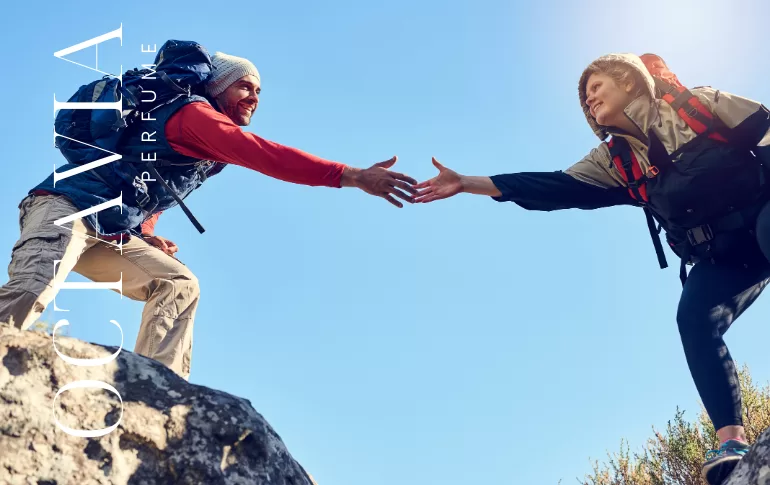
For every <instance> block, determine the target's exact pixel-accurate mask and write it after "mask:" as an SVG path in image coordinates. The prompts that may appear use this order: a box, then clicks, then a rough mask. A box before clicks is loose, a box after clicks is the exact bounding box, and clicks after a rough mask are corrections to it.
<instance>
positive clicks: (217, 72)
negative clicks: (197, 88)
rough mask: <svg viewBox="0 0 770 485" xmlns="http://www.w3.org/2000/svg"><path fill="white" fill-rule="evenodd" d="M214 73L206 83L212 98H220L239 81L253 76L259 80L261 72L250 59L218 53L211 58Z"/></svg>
mask: <svg viewBox="0 0 770 485" xmlns="http://www.w3.org/2000/svg"><path fill="white" fill-rule="evenodd" d="M211 63H212V64H213V65H214V71H213V73H212V75H211V77H210V78H209V80H208V81H207V82H206V89H207V90H208V92H209V94H210V95H211V96H218V95H219V94H220V93H222V92H223V91H224V90H225V89H227V88H228V87H230V85H231V84H233V83H234V82H235V81H237V80H238V79H240V78H242V77H243V76H246V75H248V74H251V75H252V76H256V77H257V79H259V71H257V68H256V67H255V66H254V64H252V63H251V61H249V60H248V59H244V58H243V57H236V56H230V55H227V54H224V53H222V52H217V53H215V54H214V55H213V56H211Z"/></svg>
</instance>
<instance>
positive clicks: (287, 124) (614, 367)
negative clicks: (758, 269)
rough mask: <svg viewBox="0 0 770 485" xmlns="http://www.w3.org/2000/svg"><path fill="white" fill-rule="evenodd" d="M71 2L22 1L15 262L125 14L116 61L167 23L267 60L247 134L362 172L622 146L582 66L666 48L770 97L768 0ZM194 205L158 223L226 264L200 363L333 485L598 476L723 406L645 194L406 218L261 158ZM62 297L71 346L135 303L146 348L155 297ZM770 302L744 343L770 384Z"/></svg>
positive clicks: (7, 144) (699, 70) (196, 367)
mask: <svg viewBox="0 0 770 485" xmlns="http://www.w3.org/2000/svg"><path fill="white" fill-rule="evenodd" d="M68 4H71V5H77V7H76V6H69V5H68V6H66V7H64V6H62V5H61V4H56V6H54V4H53V3H51V5H50V6H48V7H46V6H38V5H34V6H33V3H32V2H22V3H19V4H18V5H17V6H16V7H15V11H14V13H12V14H11V13H8V14H7V15H4V16H3V18H2V19H0V27H2V28H0V36H1V38H2V43H3V45H4V46H5V51H4V52H5V66H6V69H5V74H4V76H2V77H1V78H0V87H1V88H2V89H0V96H2V106H3V116H2V117H0V128H1V132H2V140H3V145H4V153H3V156H4V162H5V167H6V170H5V172H4V174H3V179H2V182H0V183H1V184H2V189H3V190H2V191H0V225H2V227H5V228H6V230H4V231H0V248H5V249H4V251H6V252H5V253H4V254H5V256H6V261H5V262H1V261H0V263H2V264H3V265H5V264H7V262H8V260H9V257H10V253H11V247H12V245H13V243H14V241H15V240H16V238H17V237H18V225H17V218H18V210H17V208H16V206H17V205H18V202H19V200H20V199H21V198H22V197H23V196H24V194H25V193H26V191H27V190H28V189H29V188H31V187H32V186H33V185H35V184H36V183H38V182H39V181H40V180H42V179H43V178H44V177H46V176H47V175H48V174H49V173H50V172H51V170H52V169H53V166H54V164H56V165H61V163H62V161H63V158H62V157H61V156H60V155H59V154H58V152H57V151H56V150H55V149H54V148H53V147H52V127H53V94H54V93H56V95H57V98H58V99H60V100H65V99H66V98H67V97H69V96H70V95H71V94H72V93H73V92H74V91H75V89H76V88H77V87H78V86H79V85H81V84H85V83H87V82H89V81H91V80H92V79H93V78H94V77H93V73H92V72H91V71H88V70H86V69H83V68H80V67H77V66H75V65H73V64H70V63H67V62H64V61H61V60H59V59H56V58H55V57H54V56H53V52H54V51H57V50H59V49H63V48H65V47H69V46H71V45H74V44H76V43H78V42H81V41H84V40H87V39H90V38H92V37H95V36H97V35H100V34H103V33H106V32H108V31H111V30H113V29H115V28H117V27H118V26H119V25H120V24H121V23H122V24H123V29H124V42H123V46H122V47H120V46H119V44H118V42H116V41H112V42H111V43H110V45H109V46H108V45H107V44H105V45H104V46H103V48H102V49H100V58H101V63H100V65H101V66H102V67H104V68H111V66H112V67H114V68H115V70H117V69H118V67H115V66H119V65H120V64H122V66H123V69H124V70H125V69H129V68H132V67H135V66H138V65H139V64H140V63H142V62H151V61H152V56H151V55H149V54H142V53H141V52H140V44H142V43H145V44H148V43H156V44H157V45H158V46H160V45H161V44H162V43H163V42H164V41H165V40H167V39H169V38H176V39H185V40H196V41H198V42H201V43H203V44H204V45H206V46H207V48H208V49H209V50H210V51H211V52H212V53H213V52H214V51H217V50H221V51H223V52H226V53H229V54H233V55H238V56H244V57H248V58H249V59H251V60H252V61H253V62H254V63H255V64H256V65H257V67H258V68H259V69H260V71H261V74H262V82H263V83H262V96H261V99H260V105H259V109H258V111H257V113H256V114H255V117H254V118H253V122H252V125H251V126H249V127H248V128H247V130H249V131H253V132H255V133H258V134H259V135H261V136H263V137H266V138H268V139H270V140H274V141H277V142H279V143H283V144H288V145H291V146H295V147H298V148H301V149H303V150H305V151H308V152H311V153H314V154H316V155H319V156H322V157H325V158H329V159H335V160H339V161H342V162H345V163H348V164H351V165H355V166H359V167H365V166H369V165H370V164H372V163H374V162H377V161H381V160H385V159H387V158H389V157H391V156H392V155H398V156H399V162H398V164H397V165H396V167H395V169H398V170H401V171H404V172H407V173H409V174H411V175H412V176H414V177H415V178H418V179H420V180H424V179H426V178H429V177H432V176H433V175H434V173H435V170H434V168H433V167H432V165H431V164H430V157H431V156H436V157H437V158H438V159H439V160H441V161H442V162H443V163H444V164H445V165H447V166H448V167H450V168H454V169H455V170H458V171H460V172H462V173H467V174H474V175H493V174H497V173H506V172H515V171H533V170H543V171H551V170H558V169H563V168H566V167H568V166H569V165H571V164H572V163H574V162H575V161H577V160H578V159H580V158H581V157H582V156H583V155H584V154H585V153H587V152H588V151H589V150H590V149H591V148H592V147H593V146H595V145H596V144H597V143H598V140H597V139H596V138H595V137H594V135H593V134H592V133H591V130H590V129H589V128H588V125H587V124H586V123H585V121H584V119H583V115H582V113H581V110H580V108H579V106H578V99H577V89H576V88H577V86H576V83H577V79H578V77H579V75H580V73H581V71H582V69H583V68H584V67H585V66H586V65H587V64H588V63H589V62H590V61H591V60H592V59H594V58H595V57H597V56H599V55H602V54H605V53H609V52H618V51H625V52H636V53H643V52H648V51H652V52H657V53H659V54H661V55H662V56H663V57H664V58H665V59H666V60H667V61H668V62H669V65H670V66H671V67H672V69H673V70H675V72H676V73H677V74H678V76H679V79H681V80H682V82H684V83H685V84H688V85H691V86H695V85H712V86H714V87H717V88H719V89H721V90H724V91H729V92H734V93H736V94H740V95H743V96H746V97H750V98H753V99H757V100H760V101H764V102H765V103H770V84H769V83H768V82H767V80H768V76H769V75H770V68H768V66H767V63H766V62H765V60H766V58H767V51H766V49H767V47H766V39H767V37H766V22H765V20H766V19H767V18H768V16H770V7H768V5H767V3H766V2H759V1H758V0H757V1H754V2H735V1H731V2H730V3H729V4H728V2H726V1H725V2H716V1H697V2H696V1H688V2H677V3H676V5H677V6H676V7H674V6H672V5H673V4H671V3H670V2H667V1H665V0H651V1H647V2H635V3H628V2H621V3H620V4H618V3H609V4H608V3H606V2H601V1H598V0H590V1H586V2H582V5H581V6H577V5H576V4H575V2H568V1H562V2H556V1H543V2H540V3H539V4H538V5H537V6H535V2H511V1H502V0H476V1H474V2H471V1H469V0H465V1H456V0H448V1H447V0H445V1H441V2H439V1H435V0H430V1H421V2H408V1H405V0H394V1H391V2H386V3H383V2H378V3H376V4H367V3H366V2H361V1H342V0H329V1H326V2H310V1H304V2H299V3H297V2H280V3H269V2H264V3H263V2H246V3H232V4H228V3H226V2H201V1H191V2H186V3H184V4H183V5H182V4H179V3H178V2H152V3H150V2H147V3H137V4H133V5H132V6H131V7H130V8H128V7H125V6H117V5H111V6H105V7H104V8H94V6H93V3H92V2H68ZM105 5H106V4H105ZM277 5H278V6H277ZM516 5H521V6H516ZM728 5H729V6H728ZM108 10H114V13H105V12H107V11H108ZM664 11H665V12H667V13H664ZM89 56H90V54H89V55H88V56H86V57H84V58H83V59H82V60H83V61H84V62H88V60H90V57H89ZM188 200H189V206H190V208H191V209H192V211H193V212H194V213H195V215H196V216H197V217H198V218H199V220H200V221H201V222H202V224H203V225H204V226H205V227H206V229H207V232H206V233H205V234H204V235H199V234H198V233H197V232H196V231H195V229H194V228H193V226H192V225H191V224H190V223H189V222H188V220H187V219H186V217H185V216H184V214H183V213H182V212H181V210H178V209H177V210H174V211H171V212H169V213H166V214H164V215H163V216H162V217H161V220H160V222H159V223H158V226H157V228H156V229H157V233H158V234H160V235H163V236H166V237H168V238H170V239H172V240H173V241H175V242H176V243H177V244H178V245H179V247H180V252H179V257H180V259H181V260H182V261H184V262H185V263H186V264H187V265H188V266H189V267H190V268H192V270H193V271H194V272H195V273H196V274H197V276H198V277H199V278H200V281H201V286H202V301H201V305H200V308H199V310H198V315H197V320H196V325H195V346H194V354H193V370H192V378H191V380H192V382H194V383H197V384H201V385H205V386H210V387H213V388H216V389H221V390H224V391H227V392H230V393H233V394H235V395H238V396H242V397H245V398H248V399H249V400H250V401H251V402H252V403H253V405H254V407H255V408H256V409H257V410H258V411H259V412H261V413H262V414H263V415H264V416H265V417H266V418H267V419H268V420H269V422H270V423H271V424H272V425H273V426H274V427H275V428H276V430H277V431H278V432H279V433H280V435H281V436H282V437H283V439H284V441H285V442H286V443H287V445H288V447H289V449H290V451H291V452H292V453H293V454H294V456H295V457H296V458H297V459H298V460H300V461H301V463H302V464H303V465H304V466H305V467H306V468H307V469H308V470H309V471H310V472H311V473H312V474H313V475H315V476H316V478H317V479H318V481H319V483H320V484H321V485H359V484H361V483H367V484H368V485H392V484H395V483H398V484H399V485H417V484H424V483H442V484H446V485H461V484H462V485H466V484H469V483H478V484H482V483H505V484H541V483H542V484H556V483H557V482H558V481H559V480H560V479H561V480H562V483H565V484H566V483H574V480H575V478H576V477H582V476H583V475H584V474H585V473H587V472H589V471H590V464H589V457H591V458H602V457H603V456H604V453H605V451H606V450H608V449H609V450H615V449H617V447H618V444H619V440H620V438H621V437H626V438H627V439H628V440H629V442H630V444H631V447H632V449H638V447H639V446H641V445H642V444H643V441H644V439H646V438H647V437H648V436H650V434H651V429H650V428H651V426H652V425H655V426H658V427H662V426H664V425H665V422H666V420H667V419H669V418H671V417H672V416H673V415H674V412H675V408H676V406H677V405H679V406H682V407H683V408H685V409H686V410H687V415H686V416H689V417H690V418H692V417H693V416H694V415H695V413H697V412H698V411H699V406H700V404H699V400H698V396H697V393H696V391H695V388H694V385H693V384H692V382H691V379H690V376H689V372H688V370H687V367H686V364H685V360H684V356H683V353H682V350H681V347H680V343H679V337H678V333H677V329H676V323H675V320H674V315H675V312H676V306H677V301H678V296H679V292H680V283H679V280H678V275H677V269H676V268H673V267H672V268H670V269H668V270H666V271H661V270H659V269H658V268H657V264H656V260H655V254H654V251H653V248H652V245H651V243H650V240H649V236H648V234H647V229H646V226H645V222H644V217H643V215H642V213H641V211H638V210H634V209H632V208H614V209H609V210H603V211H593V212H581V211H566V212H553V213H536V212H527V211H524V210H522V209H520V208H518V207H517V206H515V205H513V204H498V203H496V202H494V201H492V200H490V199H488V198H484V197H476V196H469V195H463V196H458V197H456V198H454V199H451V200H448V201H441V202H437V203H433V204H429V205H420V206H408V207H405V208H404V209H400V210H399V209H396V208H395V207H393V206H391V205H390V204H388V203H387V202H385V201H384V200H382V199H378V198H374V197H370V196H368V195H366V194H364V193H363V192H360V191H356V190H353V189H342V190H336V189H328V188H311V187H304V186H298V185H291V184H287V183H283V182H280V181H277V180H273V179H270V178H268V177H265V176H263V175H261V174H258V173H256V172H250V171H248V170H246V169H243V168H240V167H231V168H229V169H227V170H225V171H224V172H223V173H222V174H221V175H218V176H217V177H215V178H213V179H211V181H210V182H208V183H206V184H205V186H204V187H203V188H202V189H201V190H199V191H198V192H197V193H195V194H194V195H193V196H191V197H190V198H189V199H188ZM627 254H636V255H637V256H636V257H635V261H636V263H633V264H630V265H629V260H628V259H627ZM669 257H670V261H673V258H674V256H673V255H671V254H669ZM632 275H633V276H632ZM74 279H75V280H77V279H78V278H74ZM5 280H6V278H5V276H4V277H3V279H2V280H0V281H3V282H4V281H5ZM58 301H59V304H60V306H64V307H67V308H70V309H71V310H72V311H71V312H70V313H69V314H57V315H55V316H53V315H52V312H50V313H48V314H47V316H49V317H51V318H60V317H61V316H63V315H66V316H67V318H69V319H70V320H71V321H72V326H71V334H72V335H73V336H76V337H79V338H83V339H86V340H90V341H94V342H99V343H103V344H110V345H117V344H118V343H119V334H118V332H117V329H116V328H115V327H114V326H112V325H110V324H109V323H108V321H109V320H110V319H115V320H117V321H119V322H120V323H121V325H122V327H123V329H124V331H125V332H126V348H127V349H128V350H131V349H133V342H134V339H135V338H136V334H137V331H138V325H139V318H140V313H141V308H142V304H141V303H138V302H133V301H131V300H128V299H127V298H126V299H122V300H121V299H120V297H119V296H118V295H117V294H115V293H111V292H109V291H104V292H93V291H91V292H82V291H80V292H73V291H70V292H64V293H62V294H61V296H60V297H59V300H58ZM629 302H633V303H634V304H633V306H629ZM769 304H770V300H768V299H767V298H763V299H760V300H759V302H758V303H757V304H756V305H755V306H754V307H753V308H751V309H750V310H749V311H748V312H747V313H746V314H745V316H743V317H742V318H741V319H740V320H739V321H738V323H737V324H736V325H735V326H734V327H733V329H732V330H731V331H730V332H729V333H728V334H727V338H728V343H729V345H730V349H731V351H732V353H733V356H735V357H736V359H737V360H738V361H739V362H741V363H742V362H747V363H749V364H750V365H751V367H752V370H753V372H754V374H755V376H756V378H757V379H758V380H760V381H761V382H766V381H768V380H770V361H769V360H768V359H767V342H768V341H770V325H768V321H767V318H766V315H767V312H768V305H769ZM763 317H764V318H763Z"/></svg>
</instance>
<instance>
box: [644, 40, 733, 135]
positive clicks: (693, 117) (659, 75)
mask: <svg viewBox="0 0 770 485" xmlns="http://www.w3.org/2000/svg"><path fill="white" fill-rule="evenodd" d="M640 58H641V60H642V62H643V63H644V65H645V67H646V68H647V70H648V71H649V73H650V74H651V75H652V77H653V79H654V80H655V87H656V88H657V91H658V92H659V93H660V98H661V99H662V100H663V101H665V102H667V103H668V104H669V105H671V107H672V108H674V111H676V113H677V114H678V115H679V117H680V118H682V120H684V122H685V123H687V126H689V127H690V128H691V129H692V130H693V131H694V132H695V133H697V134H698V135H703V134H707V136H708V137H709V138H711V139H712V140H716V141H720V142H724V143H727V138H725V136H724V135H723V134H721V133H720V132H719V131H718V129H717V126H716V125H717V123H718V120H716V119H715V118H714V115H713V114H711V112H710V111H709V110H708V108H706V107H705V106H704V105H703V103H701V101H700V99H699V98H698V97H697V96H695V95H694V94H692V93H691V92H690V90H688V89H687V88H686V87H684V86H682V83H681V82H679V79H678V78H677V77H676V75H675V74H674V73H672V72H671V71H670V70H669V69H668V66H667V65H666V63H665V61H663V59H662V58H661V57H660V56H657V55H655V54H644V55H642V56H640Z"/></svg>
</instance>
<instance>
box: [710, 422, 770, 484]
mask: <svg viewBox="0 0 770 485" xmlns="http://www.w3.org/2000/svg"><path fill="white" fill-rule="evenodd" d="M722 485H770V428H768V429H766V430H765V432H764V433H762V434H761V435H760V436H759V438H757V441H755V442H754V444H753V445H751V450H749V452H748V453H747V454H746V456H744V457H743V459H742V460H741V461H740V463H738V466H736V467H735V470H733V472H732V473H731V474H730V476H729V477H728V478H727V481H725V482H724V483H723V484H722Z"/></svg>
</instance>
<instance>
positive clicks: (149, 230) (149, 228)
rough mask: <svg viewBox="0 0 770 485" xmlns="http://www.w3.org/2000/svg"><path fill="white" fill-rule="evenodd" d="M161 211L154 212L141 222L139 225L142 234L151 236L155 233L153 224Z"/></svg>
mask: <svg viewBox="0 0 770 485" xmlns="http://www.w3.org/2000/svg"><path fill="white" fill-rule="evenodd" d="M162 213H163V211H161V212H156V213H155V214H153V215H151V216H150V217H149V218H148V219H147V220H146V221H144V222H143V223H142V225H141V226H140V227H141V228H142V236H153V235H155V224H157V222H158V217H160V215H161V214H162Z"/></svg>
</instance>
